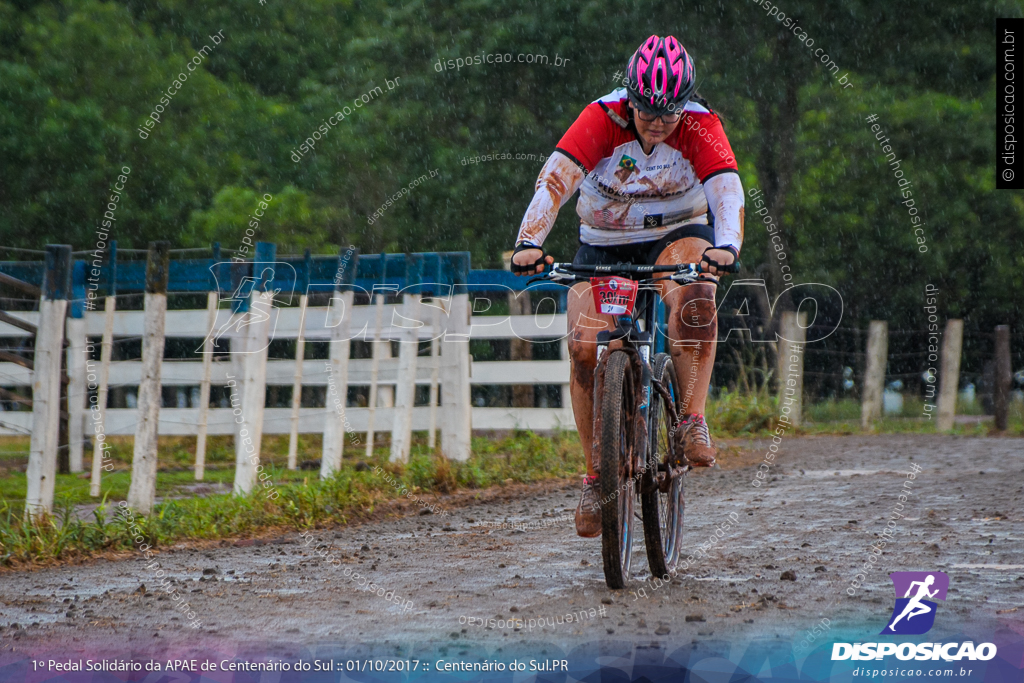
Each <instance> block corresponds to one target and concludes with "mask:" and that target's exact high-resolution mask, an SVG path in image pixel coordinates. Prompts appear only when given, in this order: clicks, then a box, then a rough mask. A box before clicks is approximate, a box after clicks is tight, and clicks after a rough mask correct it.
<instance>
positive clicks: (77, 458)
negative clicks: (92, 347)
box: [67, 261, 88, 472]
mask: <svg viewBox="0 0 1024 683" xmlns="http://www.w3.org/2000/svg"><path fill="white" fill-rule="evenodd" d="M85 265H86V263H85V261H79V262H78V263H75V264H73V265H72V288H73V290H74V289H77V288H78V287H77V286H76V285H78V284H79V282H81V283H82V291H83V292H84V289H85V287H84V282H85ZM75 298H77V297H75ZM83 303H84V302H82V301H72V302H71V305H70V311H69V313H70V315H69V316H68V319H67V337H68V350H67V367H68V389H67V392H68V467H69V469H70V471H71V472H84V471H85V468H84V467H83V466H82V451H83V448H82V446H83V445H84V443H85V413H86V410H85V400H86V396H87V394H88V391H87V389H86V387H87V386H88V382H87V375H88V372H87V371H86V357H85V355H86V352H87V349H86V347H87V346H88V340H87V338H86V334H85V310H84V308H85V307H84V305H83Z"/></svg>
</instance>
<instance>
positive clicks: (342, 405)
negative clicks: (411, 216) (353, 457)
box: [320, 249, 359, 479]
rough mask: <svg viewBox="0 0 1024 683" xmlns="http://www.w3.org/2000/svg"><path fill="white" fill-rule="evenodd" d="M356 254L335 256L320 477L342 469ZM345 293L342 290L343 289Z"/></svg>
mask: <svg viewBox="0 0 1024 683" xmlns="http://www.w3.org/2000/svg"><path fill="white" fill-rule="evenodd" d="M358 266H359V251H358V250H355V249H348V250H346V251H343V252H340V253H339V254H338V270H337V272H336V273H335V275H334V292H333V294H332V296H331V303H330V309H329V310H328V312H327V326H328V327H329V328H330V329H331V352H330V361H329V362H328V365H327V367H328V374H327V394H326V396H325V397H324V399H325V400H324V440H323V452H322V453H321V456H320V478H321V479H327V478H329V477H331V476H332V475H333V474H334V472H336V471H337V470H338V469H339V468H340V467H341V456H342V454H343V453H344V451H345V425H346V424H347V422H348V417H347V416H346V413H345V409H346V404H347V403H348V358H349V348H350V346H351V342H350V340H349V334H348V331H349V324H350V323H351V321H352V304H353V301H354V300H355V293H354V292H353V290H352V288H351V285H352V283H354V282H355V280H356V270H357V269H358ZM343 288H344V289H345V291H342V289H343Z"/></svg>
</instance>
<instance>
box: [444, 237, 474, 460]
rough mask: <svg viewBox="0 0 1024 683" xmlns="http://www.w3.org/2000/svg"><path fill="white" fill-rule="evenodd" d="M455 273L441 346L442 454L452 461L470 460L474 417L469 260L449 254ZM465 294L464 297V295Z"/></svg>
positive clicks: (451, 266) (451, 267) (447, 256)
mask: <svg viewBox="0 0 1024 683" xmlns="http://www.w3.org/2000/svg"><path fill="white" fill-rule="evenodd" d="M445 257H446V258H447V259H448V260H449V261H450V272H451V273H452V285H453V287H452V296H451V301H450V304H449V309H448V315H447V316H446V318H447V324H446V326H445V333H444V340H443V341H442V342H441V370H440V374H441V403H442V404H443V405H444V410H442V411H441V451H442V453H444V456H445V457H446V458H448V459H449V460H469V456H470V454H471V449H472V441H471V435H472V429H473V414H472V405H471V401H470V388H469V372H470V368H469V363H470V359H469V325H470V321H469V293H468V292H467V291H466V283H467V280H468V275H469V259H468V257H465V256H462V255H460V254H446V255H445ZM460 292H461V293H460Z"/></svg>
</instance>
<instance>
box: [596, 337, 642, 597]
mask: <svg viewBox="0 0 1024 683" xmlns="http://www.w3.org/2000/svg"><path fill="white" fill-rule="evenodd" d="M597 384H598V387H601V388H602V389H600V390H601V395H600V396H597V397H596V398H597V400H596V401H595V405H596V406H598V408H599V411H600V413H599V418H600V427H599V429H600V431H599V435H600V436H599V439H600V440H599V442H598V449H597V450H598V453H597V455H599V457H600V462H601V477H600V480H601V556H602V558H603V560H604V578H605V582H606V583H607V584H608V587H609V588H623V587H625V585H626V581H627V579H628V578H629V566H630V561H631V559H632V551H633V505H634V495H635V486H636V481H635V479H634V476H633V475H634V473H635V470H636V466H635V465H636V463H635V458H634V454H633V444H634V440H633V423H634V419H633V418H634V412H635V407H636V400H635V397H636V394H635V393H634V392H635V391H636V381H635V378H634V377H633V368H632V365H631V363H630V358H629V355H628V354H626V353H625V352H619V351H612V352H611V355H609V357H608V360H607V362H606V363H605V366H604V378H603V381H599V382H598V383H597Z"/></svg>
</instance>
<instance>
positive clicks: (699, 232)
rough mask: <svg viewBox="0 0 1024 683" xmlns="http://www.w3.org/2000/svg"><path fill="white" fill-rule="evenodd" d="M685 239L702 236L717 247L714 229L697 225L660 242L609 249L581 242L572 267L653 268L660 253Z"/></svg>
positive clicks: (674, 231) (710, 244)
mask: <svg viewBox="0 0 1024 683" xmlns="http://www.w3.org/2000/svg"><path fill="white" fill-rule="evenodd" d="M684 237H699V238H700V239H702V240H704V241H705V242H707V243H708V246H709V247H713V246H715V229H714V227H712V226H710V225H706V224H704V223H697V224H693V225H684V226H681V227H678V228H676V229H675V230H673V231H672V232H670V233H669V234H667V235H665V236H664V237H662V238H661V239H659V240H652V241H650V242H634V243H633V244H620V245H615V246H609V247H598V246H594V245H592V244H583V243H582V242H581V243H580V248H579V250H578V251H577V252H576V255H575V256H574V257H573V259H572V264H573V265H574V266H614V265H617V264H620V263H632V264H635V265H646V266H653V265H654V264H655V262H657V260H658V257H659V256H660V255H661V252H663V251H665V248H666V247H668V245H669V244H671V243H672V242H675V241H676V240H681V239H683V238H684Z"/></svg>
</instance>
